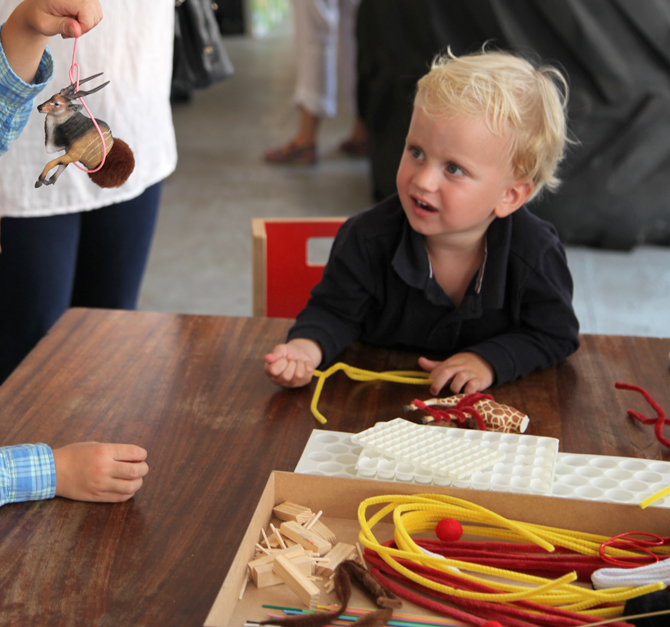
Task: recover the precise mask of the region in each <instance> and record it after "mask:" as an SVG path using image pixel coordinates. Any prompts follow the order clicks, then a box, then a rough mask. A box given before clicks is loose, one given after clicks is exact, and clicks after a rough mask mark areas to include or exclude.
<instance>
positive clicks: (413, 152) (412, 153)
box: [409, 146, 423, 159]
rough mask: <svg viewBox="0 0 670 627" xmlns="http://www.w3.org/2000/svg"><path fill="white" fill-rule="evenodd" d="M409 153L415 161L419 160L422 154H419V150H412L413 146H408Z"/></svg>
mask: <svg viewBox="0 0 670 627" xmlns="http://www.w3.org/2000/svg"><path fill="white" fill-rule="evenodd" d="M409 152H410V154H411V155H412V157H414V158H415V159H421V157H423V152H421V150H420V149H419V148H414V147H413V146H410V149H409Z"/></svg>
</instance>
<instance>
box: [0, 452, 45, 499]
mask: <svg viewBox="0 0 670 627" xmlns="http://www.w3.org/2000/svg"><path fill="white" fill-rule="evenodd" d="M55 494H56V465H55V464H54V457H53V453H52V451H51V448H50V447H48V446H47V445H46V444H18V445H16V446H4V447H1V448H0V505H4V504H5V503H19V502H21V501H39V500H42V499H51V498H53V497H54V496H55Z"/></svg>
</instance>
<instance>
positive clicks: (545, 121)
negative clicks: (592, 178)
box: [414, 50, 568, 200]
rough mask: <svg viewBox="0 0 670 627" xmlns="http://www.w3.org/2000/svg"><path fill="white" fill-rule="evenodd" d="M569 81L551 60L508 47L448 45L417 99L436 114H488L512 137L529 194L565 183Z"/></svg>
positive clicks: (516, 166)
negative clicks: (467, 51) (456, 51)
mask: <svg viewBox="0 0 670 627" xmlns="http://www.w3.org/2000/svg"><path fill="white" fill-rule="evenodd" d="M567 101H568V85H567V82H566V80H565V78H564V77H563V75H562V74H561V73H560V72H559V71H558V70H557V69H556V68H553V67H551V66H542V67H538V68H536V67H534V66H533V65H532V64H531V63H530V62H528V61H526V60H525V59H522V58H520V57H517V56H514V55H512V54H509V53H506V52H498V51H495V52H494V51H491V52H489V51H487V50H482V51H481V52H478V53H476V54H472V55H467V56H462V57H456V56H455V55H453V54H452V53H451V50H448V52H447V54H446V55H444V56H442V57H438V58H437V59H435V61H434V62H433V65H432V68H431V70H430V72H429V73H428V74H426V75H425V76H424V77H423V78H422V79H421V80H419V83H418V88H417V93H416V97H415V99H414V105H415V106H418V107H421V108H422V109H423V110H424V111H425V112H426V114H428V115H431V116H436V117H442V116H447V117H450V116H454V115H472V116H481V115H485V116H486V119H487V124H488V126H489V128H490V130H491V132H493V133H495V134H496V135H499V136H502V137H509V140H510V145H509V152H510V158H511V160H512V166H513V171H514V173H515V176H517V177H519V178H522V179H523V180H525V181H532V182H533V183H534V188H533V191H532V193H531V195H530V196H529V198H528V200H531V199H532V198H534V197H535V196H537V195H538V194H539V193H540V191H541V190H542V189H543V188H544V187H547V188H548V189H549V190H551V191H554V190H555V189H556V188H557V187H558V186H559V184H560V181H559V179H558V178H557V177H556V176H555V172H556V169H557V167H558V164H559V162H560V161H561V159H562V158H563V155H564V152H565V144H566V142H567V141H568V139H567V121H566V106H567Z"/></svg>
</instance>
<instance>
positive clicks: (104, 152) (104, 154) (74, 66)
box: [70, 37, 107, 174]
mask: <svg viewBox="0 0 670 627" xmlns="http://www.w3.org/2000/svg"><path fill="white" fill-rule="evenodd" d="M78 41H79V37H75V38H74V50H73V52H72V65H71V66H70V83H71V84H72V85H74V86H75V91H76V92H77V91H79V64H78V63H77V62H76V61H75V57H76V56H77V42H78ZM75 70H76V71H77V80H76V81H75V78H74V72H75ZM77 100H79V102H81V104H83V105H84V109H86V113H88V115H89V117H90V118H91V121H92V122H93V125H94V126H95V128H96V129H97V131H98V135H100V141H102V161H101V162H100V165H99V166H98V167H97V168H96V169H95V170H87V169H86V168H84V167H82V166H80V165H79V164H78V163H77V162H76V161H75V165H76V166H77V167H78V168H79V169H80V170H81V171H82V172H88V174H93V173H94V172H98V171H99V170H101V169H102V166H103V165H105V159H106V158H107V145H106V144H105V137H104V135H103V134H102V131H101V130H100V127H99V126H98V123H97V122H96V120H95V118H94V117H93V114H92V113H91V111H90V109H89V108H88V107H87V106H86V103H85V102H84V99H83V98H78V99H77Z"/></svg>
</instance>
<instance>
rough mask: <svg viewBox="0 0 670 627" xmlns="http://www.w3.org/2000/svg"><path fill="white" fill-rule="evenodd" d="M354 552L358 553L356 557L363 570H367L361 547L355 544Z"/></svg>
mask: <svg viewBox="0 0 670 627" xmlns="http://www.w3.org/2000/svg"><path fill="white" fill-rule="evenodd" d="M356 550H357V551H358V557H359V558H360V560H361V565H362V566H363V567H364V568H365V570H369V569H368V563H367V562H366V561H365V558H364V557H363V549H361V545H360V544H359V543H358V542H356Z"/></svg>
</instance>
